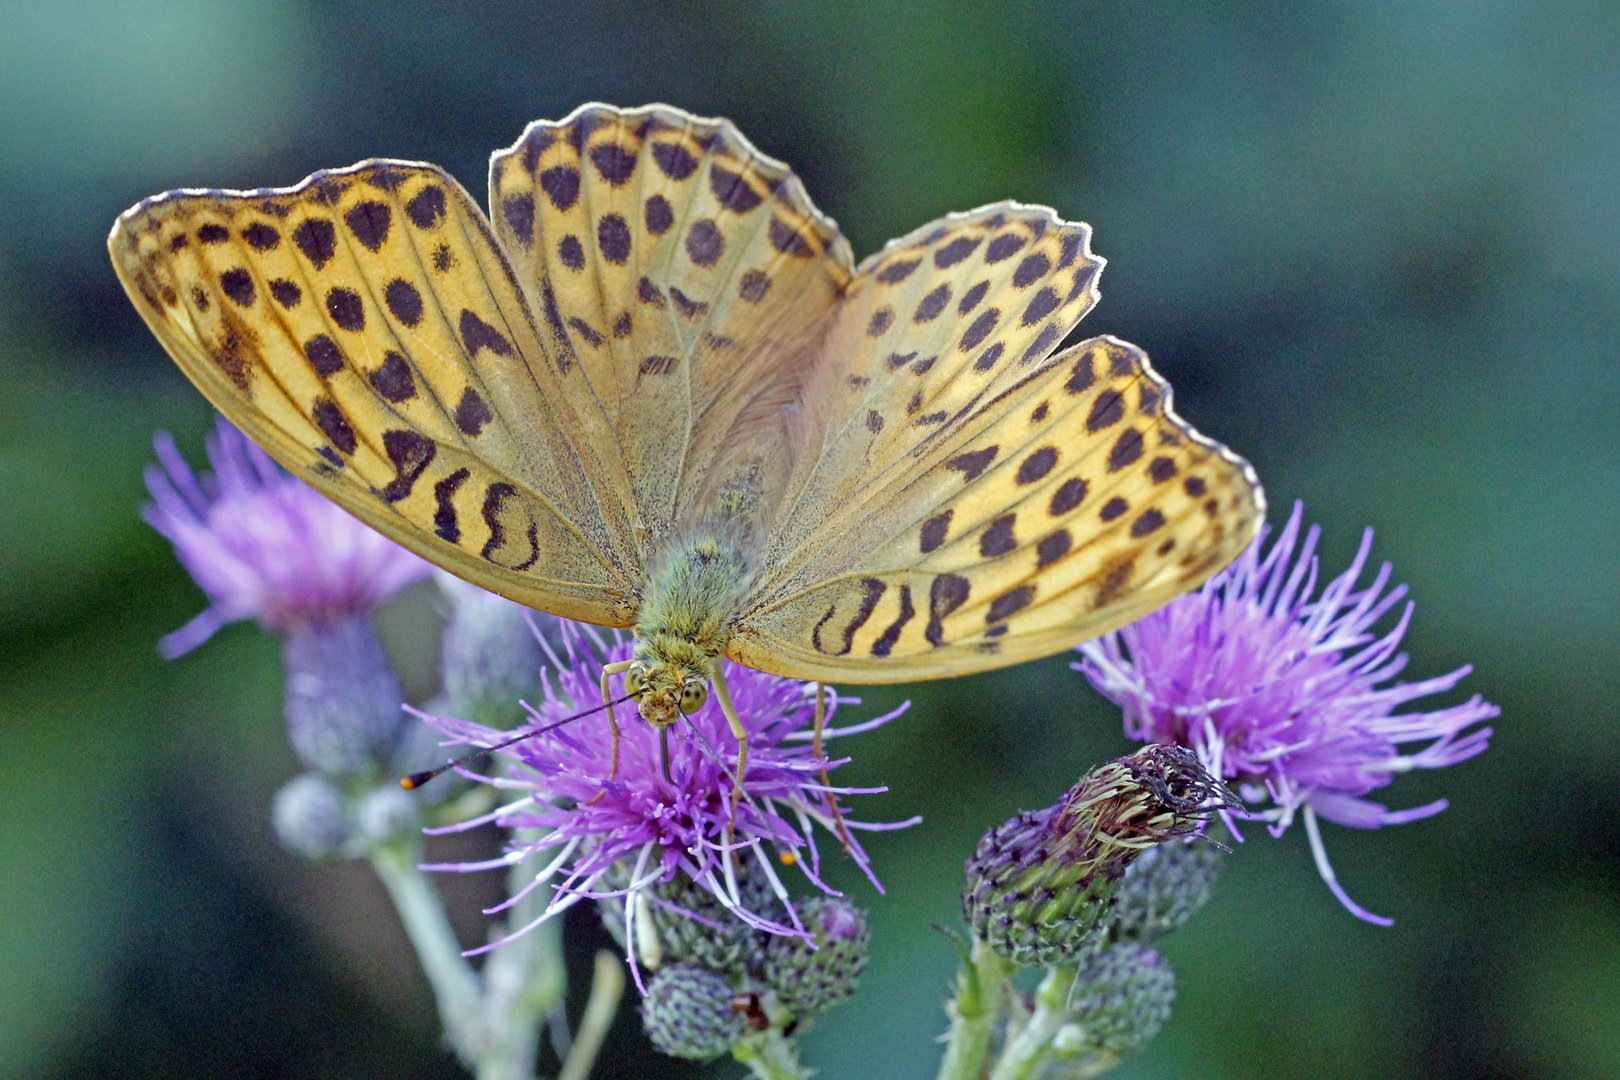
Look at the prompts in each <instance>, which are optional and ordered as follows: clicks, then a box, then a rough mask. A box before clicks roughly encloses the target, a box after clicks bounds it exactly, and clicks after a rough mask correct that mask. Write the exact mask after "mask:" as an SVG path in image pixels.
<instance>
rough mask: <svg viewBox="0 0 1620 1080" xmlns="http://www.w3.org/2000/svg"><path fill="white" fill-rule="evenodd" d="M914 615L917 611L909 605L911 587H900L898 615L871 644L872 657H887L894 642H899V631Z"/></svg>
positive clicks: (892, 649)
mask: <svg viewBox="0 0 1620 1080" xmlns="http://www.w3.org/2000/svg"><path fill="white" fill-rule="evenodd" d="M916 614H917V609H916V607H914V606H913V605H912V603H911V586H910V585H902V586H900V614H899V616H898V617H896V618H895V620H894V622H892V623H890V624H889V625H888V626H887V627H885V628H884V630H883V633H882V634H881V635H879V637H878V639H877V640H876V641H874V642H872V655H873V656H888V655H889V654H890V653H891V652H893V651H894V645H895V642H897V641H899V640H900V631H902V630H904V629H905V628H906V623H908V622H910V621H911V619H912V616H914V615H916Z"/></svg>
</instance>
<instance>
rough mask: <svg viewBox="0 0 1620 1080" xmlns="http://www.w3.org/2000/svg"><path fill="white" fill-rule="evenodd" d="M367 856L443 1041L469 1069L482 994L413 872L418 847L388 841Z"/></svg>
mask: <svg viewBox="0 0 1620 1080" xmlns="http://www.w3.org/2000/svg"><path fill="white" fill-rule="evenodd" d="M370 856H371V866H372V868H373V869H374V870H376V872H377V876H378V877H379V878H381V879H382V883H383V885H384V886H385V887H387V889H388V895H389V896H390V897H391V898H392V899H393V901H394V907H395V908H396V909H397V910H398V911H399V917H400V921H401V922H403V923H404V924H405V932H406V934H408V935H409V936H410V939H411V944H412V945H414V946H415V947H416V955H417V958H418V959H419V960H420V961H421V963H422V971H423V972H424V973H425V974H426V975H427V978H428V983H429V984H430V985H431V986H432V987H433V996H434V999H435V1000H436V1001H437V1002H438V1005H439V1019H440V1020H441V1022H443V1024H444V1030H445V1035H446V1036H447V1037H448V1038H449V1040H450V1044H451V1045H452V1046H454V1047H455V1049H456V1053H457V1055H458V1056H459V1057H460V1058H461V1059H462V1060H463V1061H464V1062H465V1063H466V1064H468V1065H469V1066H470V1065H472V1064H473V1063H474V1062H475V1061H476V1060H477V1057H478V1049H479V1046H480V1044H481V1043H482V1042H483V1040H482V1038H481V1037H480V1034H481V1033H480V1031H479V1029H480V1027H481V1026H482V1025H481V1023H480V1018H481V1014H482V1012H483V988H482V985H481V980H480V979H479V977H478V973H477V972H475V971H473V969H472V968H471V967H470V966H469V965H468V963H467V961H466V959H465V958H464V957H463V956H462V955H461V943H460V942H458V941H457V940H456V935H455V931H453V930H452V929H451V928H450V920H449V918H448V917H446V915H445V913H444V904H443V902H441V901H440V899H439V894H438V892H437V891H436V890H435V889H434V888H433V886H432V884H431V883H429V881H428V880H427V877H426V875H424V874H423V873H422V871H421V870H420V869H418V868H417V864H418V863H419V862H421V847H420V845H419V844H418V843H417V842H416V841H415V840H414V839H409V840H394V841H388V842H386V843H381V844H378V845H376V846H375V847H373V848H372V849H371V852H370Z"/></svg>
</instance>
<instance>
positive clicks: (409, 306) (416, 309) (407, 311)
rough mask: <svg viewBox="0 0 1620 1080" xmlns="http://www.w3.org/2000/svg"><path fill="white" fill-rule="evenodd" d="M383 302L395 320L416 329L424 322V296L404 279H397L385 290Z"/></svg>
mask: <svg viewBox="0 0 1620 1080" xmlns="http://www.w3.org/2000/svg"><path fill="white" fill-rule="evenodd" d="M383 300H384V302H386V303H387V304H388V310H389V311H391V312H393V314H394V318H396V319H398V320H399V321H400V322H402V323H404V324H405V325H406V326H410V327H414V326H415V325H416V324H417V323H419V322H421V321H422V294H421V293H420V292H418V291H417V289H416V286H415V285H412V284H411V283H410V282H408V281H406V280H405V279H404V278H395V279H394V280H393V281H390V282H389V283H388V285H387V287H386V288H384V289H383Z"/></svg>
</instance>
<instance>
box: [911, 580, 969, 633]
mask: <svg viewBox="0 0 1620 1080" xmlns="http://www.w3.org/2000/svg"><path fill="white" fill-rule="evenodd" d="M972 589H973V586H972V585H971V584H970V583H969V582H968V579H967V578H965V577H959V576H957V575H956V574H940V575H939V576H938V577H936V578H935V579H934V582H933V584H932V585H930V586H929V587H928V628H927V629H926V630H925V631H923V636H924V637H925V638H927V639H928V643H929V644H930V645H933V646H935V647H936V648H937V647H939V646H940V645H943V644H945V617H946V616H947V615H949V614H950V613H951V612H953V611H955V610H956V609H957V608H959V607H961V606H962V605H963V604H964V603H966V602H967V598H968V594H969V593H970V592H971V591H972Z"/></svg>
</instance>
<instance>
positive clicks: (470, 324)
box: [461, 308, 515, 357]
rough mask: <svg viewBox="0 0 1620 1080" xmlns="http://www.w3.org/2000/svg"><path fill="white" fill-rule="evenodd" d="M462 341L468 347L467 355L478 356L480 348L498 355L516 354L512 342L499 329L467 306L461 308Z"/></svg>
mask: <svg viewBox="0 0 1620 1080" xmlns="http://www.w3.org/2000/svg"><path fill="white" fill-rule="evenodd" d="M461 341H462V344H463V345H465V346H466V348H467V355H468V356H471V357H476V356H477V355H478V350H479V349H488V350H489V351H490V352H492V353H494V354H495V355H496V356H512V355H515V354H514V352H513V349H512V343H511V342H510V341H507V340H506V338H505V337H504V336H503V335H502V334H501V332H500V331H499V330H497V329H495V328H494V327H493V326H491V325H489V323H487V322H485V321H484V320H483V319H480V318H479V317H478V316H477V315H474V314H473V313H472V312H471V311H470V310H468V309H467V308H462V309H461Z"/></svg>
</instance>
